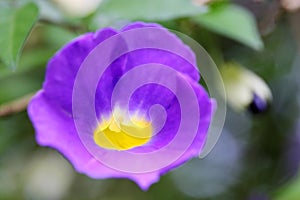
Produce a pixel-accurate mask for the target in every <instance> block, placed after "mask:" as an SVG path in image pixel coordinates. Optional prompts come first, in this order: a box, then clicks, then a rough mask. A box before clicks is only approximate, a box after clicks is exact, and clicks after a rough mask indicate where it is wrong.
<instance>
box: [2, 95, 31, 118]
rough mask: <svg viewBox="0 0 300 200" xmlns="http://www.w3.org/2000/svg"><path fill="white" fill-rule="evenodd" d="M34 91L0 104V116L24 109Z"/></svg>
mask: <svg viewBox="0 0 300 200" xmlns="http://www.w3.org/2000/svg"><path fill="white" fill-rule="evenodd" d="M34 94H35V93H30V94H27V95H25V96H23V97H21V98H19V99H16V100H14V101H11V102H8V103H5V104H3V105H0V118H1V117H6V116H10V115H13V114H15V113H19V112H22V111H24V110H26V108H27V105H28V103H29V101H30V100H31V98H32V96H33V95H34Z"/></svg>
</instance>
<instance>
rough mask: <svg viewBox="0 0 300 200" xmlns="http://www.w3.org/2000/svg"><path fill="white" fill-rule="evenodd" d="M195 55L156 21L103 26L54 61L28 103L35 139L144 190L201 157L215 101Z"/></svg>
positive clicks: (80, 167) (82, 166) (96, 173)
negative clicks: (201, 82)
mask: <svg viewBox="0 0 300 200" xmlns="http://www.w3.org/2000/svg"><path fill="white" fill-rule="evenodd" d="M199 79H200V75H199V72H198V71H197V67H196V60H195V56H194V53H193V52H192V51H191V50H190V48H189V47H188V46H186V45H184V44H183V43H182V41H181V40H179V39H178V38H177V37H176V36H175V35H174V34H172V33H170V32H168V31H167V30H166V29H164V28H163V27H161V26H160V25H157V24H146V23H142V22H136V23H132V24H129V25H127V26H126V27H124V28H123V29H122V30H121V31H120V32H118V31H116V30H114V29H112V28H104V29H102V30H99V31H97V32H96V33H87V34H85V35H82V36H80V37H78V38H76V39H74V40H73V41H71V42H70V43H68V44H67V45H65V46H64V47H63V48H62V49H61V50H60V51H58V52H57V53H56V54H55V56H54V57H53V58H52V59H51V60H50V61H49V63H48V66H47V72H46V77H45V82H44V85H43V89H42V90H41V91H39V92H38V93H37V94H36V96H35V97H34V98H33V99H32V101H31V102H30V104H29V107H28V113H29V116H30V119H31V120H32V122H33V125H34V127H35V130H36V140H37V142H38V143H39V144H40V145H42V146H50V147H52V148H55V149H57V150H58V151H59V152H61V153H62V154H63V155H64V156H65V157H66V158H67V159H68V160H69V161H70V162H71V163H72V164H73V166H74V168H75V169H76V170H77V171H78V172H81V173H84V174H86V175H88V176H90V177H92V178H110V177H115V178H129V179H131V180H133V181H135V182H136V183H137V184H138V185H139V186H140V187H141V188H142V189H144V190H146V189H147V188H148V187H149V186H150V185H151V184H152V183H154V182H157V181H158V180H159V176H160V175H162V174H164V173H166V172H168V171H169V170H171V169H172V168H174V167H176V166H179V165H181V164H183V163H184V162H186V161H187V160H189V159H190V158H192V157H195V156H198V155H199V153H200V151H201V149H202V147H203V145H204V143H205V139H206V135H207V131H208V128H209V125H210V122H211V118H212V112H213V107H214V103H213V101H212V100H211V99H210V98H209V96H208V95H207V93H206V91H205V90H204V89H203V88H202V87H201V86H200V85H199V84H198V82H199Z"/></svg>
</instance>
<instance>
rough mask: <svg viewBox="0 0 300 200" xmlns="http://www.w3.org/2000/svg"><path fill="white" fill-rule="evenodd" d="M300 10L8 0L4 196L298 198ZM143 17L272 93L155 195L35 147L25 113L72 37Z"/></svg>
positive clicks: (231, 117) (263, 2)
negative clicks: (80, 169) (245, 72)
mask: <svg viewBox="0 0 300 200" xmlns="http://www.w3.org/2000/svg"><path fill="white" fill-rule="evenodd" d="M299 8H300V1H299V0H281V1H279V0H278V1H277V0H243V1H242V0H236V1H218V0H215V1H208V0H206V1H205V0H194V1H190V0H151V1H150V0H145V1H140V0H103V1H101V0H87V1H80V0H74V1H71V0H53V1H51V0H49V1H47V0H1V1H0V59H1V62H0V199H1V200H2V199H3V200H6V199H7V200H10V199H11V200H13V199H33V200H35V199H37V200H40V199H42V200H44V199H45V200H60V199H74V200H76V199H104V200H129V199H146V200H147V199H149V200H151V199H164V200H168V199H170V200H171V199H172V200H174V199H203V200H204V199H205V200H206V199H217V200H227V199H228V200H235V199H237V200H244V199H245V200H268V199H275V200H299V199H300V173H299V161H300V146H299V145H300V117H299V108H300V91H299V87H300V77H299V75H300V51H299V47H300V10H299ZM137 20H140V21H151V22H156V23H160V24H162V25H163V26H165V27H167V28H170V29H173V30H176V31H179V32H181V33H184V34H186V35H188V36H190V37H191V38H193V39H195V40H196V41H197V42H198V43H199V44H201V45H202V46H203V47H204V48H205V49H206V50H207V51H208V52H209V54H210V55H211V57H212V58H213V59H214V61H215V63H216V64H217V66H218V67H219V68H221V67H222V66H223V65H224V64H225V63H227V62H235V63H238V64H239V65H240V66H243V67H245V68H247V69H249V70H251V71H252V72H254V73H256V74H257V75H258V76H259V77H261V78H262V79H264V80H265V81H266V83H267V84H268V86H269V87H270V89H271V91H272V95H273V101H272V103H271V104H270V107H269V108H268V109H267V110H266V111H265V112H262V113H258V114H253V113H252V112H251V111H249V110H248V109H247V108H245V109H244V110H236V109H235V108H234V106H233V107H228V110H227V116H226V121H225V126H224V129H223V132H222V135H221V137H220V140H219V141H218V143H217V145H216V146H215V148H214V149H213V151H212V152H211V153H210V154H209V155H208V156H207V157H205V158H204V159H193V160H191V161H190V162H188V163H186V164H185V165H183V166H181V167H179V168H177V169H175V170H173V171H172V172H170V173H168V174H166V175H164V176H162V177H161V180H160V181H159V182H158V183H156V184H154V185H153V186H151V188H150V189H149V190H148V191H146V192H144V191H142V190H140V188H138V186H137V185H135V184H134V183H133V182H131V181H129V180H125V179H109V180H93V179H91V178H89V177H87V176H85V175H82V174H79V173H77V172H76V171H74V169H73V168H72V166H71V165H70V163H69V162H68V161H67V160H65V159H64V158H63V157H62V156H61V155H60V154H59V153H58V152H56V151H55V150H53V149H49V148H45V147H39V146H38V145H37V144H36V142H35V134H34V129H33V127H32V124H31V122H30V120H29V118H28V116H27V113H26V105H27V102H28V100H29V99H30V97H31V95H32V94H33V93H34V92H36V91H37V90H39V89H40V88H41V87H42V83H43V79H44V74H45V70H46V64H47V61H48V59H49V58H51V56H52V55H53V54H54V53H55V52H56V51H57V50H58V49H60V48H61V47H62V46H63V45H64V44H65V43H66V42H68V41H70V40H71V39H73V38H75V37H76V36H78V35H80V34H82V33H85V32H88V31H95V30H97V29H99V28H102V27H106V26H111V27H115V28H120V27H122V26H123V25H125V24H126V23H128V22H130V21H137ZM29 33H30V34H29ZM8 49H9V50H8ZM237 84H238V83H237ZM253 84H254V85H255V82H254V83H253Z"/></svg>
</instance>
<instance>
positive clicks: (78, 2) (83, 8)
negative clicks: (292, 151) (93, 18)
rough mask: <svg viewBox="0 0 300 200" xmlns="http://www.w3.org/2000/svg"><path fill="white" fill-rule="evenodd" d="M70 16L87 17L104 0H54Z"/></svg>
mask: <svg viewBox="0 0 300 200" xmlns="http://www.w3.org/2000/svg"><path fill="white" fill-rule="evenodd" d="M53 2H54V3H55V4H56V5H57V6H58V7H59V8H60V9H61V10H62V11H63V12H65V14H66V15H68V16H70V17H85V16H87V15H89V14H91V13H93V12H94V11H95V10H96V9H97V8H98V6H99V5H100V3H101V2H102V0H53Z"/></svg>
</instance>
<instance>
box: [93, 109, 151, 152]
mask: <svg viewBox="0 0 300 200" xmlns="http://www.w3.org/2000/svg"><path fill="white" fill-rule="evenodd" d="M125 116H126V115H125V114H124V112H122V111H121V110H119V109H115V110H114V112H113V114H112V116H111V117H110V118H109V119H108V120H106V119H104V120H102V122H101V123H100V124H99V125H98V127H97V128H96V129H95V131H94V141H95V143H96V144H97V145H98V146H100V147H102V148H106V149H113V150H128V149H132V148H134V147H138V146H142V145H144V144H146V143H147V142H149V140H150V139H151V135H152V125H151V122H148V121H146V120H145V119H144V118H138V117H133V118H131V119H129V117H125Z"/></svg>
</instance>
